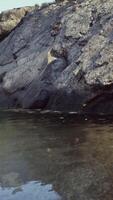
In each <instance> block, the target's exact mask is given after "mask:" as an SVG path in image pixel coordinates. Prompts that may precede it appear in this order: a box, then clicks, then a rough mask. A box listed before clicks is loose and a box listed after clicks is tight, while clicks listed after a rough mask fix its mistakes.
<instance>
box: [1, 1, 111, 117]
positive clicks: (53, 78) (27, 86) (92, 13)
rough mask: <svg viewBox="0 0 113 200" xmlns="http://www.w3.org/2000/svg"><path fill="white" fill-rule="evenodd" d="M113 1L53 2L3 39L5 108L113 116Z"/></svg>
mask: <svg viewBox="0 0 113 200" xmlns="http://www.w3.org/2000/svg"><path fill="white" fill-rule="evenodd" d="M112 13H113V2H112V0H93V1H92V0H84V1H78V2H76V1H72V2H62V3H58V4H51V5H48V6H46V7H43V8H42V9H38V10H34V11H33V12H32V13H29V14H27V15H26V16H25V17H24V18H23V20H22V22H21V23H20V24H19V25H18V26H17V27H16V28H15V29H14V30H13V31H12V32H11V33H10V35H9V36H8V37H7V38H6V39H5V40H4V41H2V42H1V43H0V95H1V97H0V106H1V107H8V108H12V107H21V108H39V109H40V108H41V109H50V110H59V111H66V112H68V111H69V112H71V111H76V112H80V113H105V114H113V14H112Z"/></svg>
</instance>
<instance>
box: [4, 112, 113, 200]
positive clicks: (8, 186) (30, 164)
mask: <svg viewBox="0 0 113 200" xmlns="http://www.w3.org/2000/svg"><path fill="white" fill-rule="evenodd" d="M112 168H113V123H112V121H106V120H103V119H101V120H99V121H95V120H87V121H85V120H84V119H80V118H79V117H76V116H60V115H56V116H55V115H54V116H52V115H50V116H48V115H40V114H36V113H35V114H22V113H13V112H10V113H9V112H1V114H0V200H112V199H113V169H112Z"/></svg>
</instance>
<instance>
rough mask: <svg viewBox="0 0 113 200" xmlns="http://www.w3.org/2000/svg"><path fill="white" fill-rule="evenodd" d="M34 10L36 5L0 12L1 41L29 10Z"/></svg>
mask: <svg viewBox="0 0 113 200" xmlns="http://www.w3.org/2000/svg"><path fill="white" fill-rule="evenodd" d="M33 10H34V7H23V8H15V9H12V10H8V11H5V12H2V13H0V41H1V40H3V39H4V38H5V37H6V36H7V35H8V34H9V33H10V32H11V31H12V29H14V28H15V27H16V25H17V24H18V23H19V22H20V21H21V19H22V18H23V17H24V16H25V15H26V14H27V13H28V12H31V11H33Z"/></svg>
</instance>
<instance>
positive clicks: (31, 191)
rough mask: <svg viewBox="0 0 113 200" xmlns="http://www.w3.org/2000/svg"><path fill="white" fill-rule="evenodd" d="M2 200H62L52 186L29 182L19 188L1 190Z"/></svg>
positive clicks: (0, 196) (0, 197)
mask: <svg viewBox="0 0 113 200" xmlns="http://www.w3.org/2000/svg"><path fill="white" fill-rule="evenodd" d="M0 199H1V200H6V199H7V200H8V199H11V200H15V199H16V200H20V199H26V200H36V199H40V200H45V199H46V200H60V199H61V198H60V196H59V195H58V194H57V193H55V192H54V191H52V186H51V185H41V183H38V182H35V181H34V182H33V181H32V182H29V183H27V184H25V185H22V186H20V187H18V188H16V189H15V188H14V187H11V188H4V189H3V188H0Z"/></svg>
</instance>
